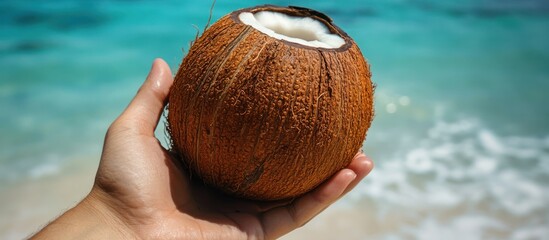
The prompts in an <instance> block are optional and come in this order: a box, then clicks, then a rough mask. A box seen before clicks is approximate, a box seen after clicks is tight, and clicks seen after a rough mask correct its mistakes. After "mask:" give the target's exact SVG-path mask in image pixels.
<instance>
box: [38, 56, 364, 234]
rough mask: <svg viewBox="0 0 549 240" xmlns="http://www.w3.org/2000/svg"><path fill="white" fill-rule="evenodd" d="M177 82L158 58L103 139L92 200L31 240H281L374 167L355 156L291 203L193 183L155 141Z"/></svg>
mask: <svg viewBox="0 0 549 240" xmlns="http://www.w3.org/2000/svg"><path fill="white" fill-rule="evenodd" d="M172 83H173V77H172V73H171V71H170V68H169V66H168V65H167V64H166V62H164V61H163V60H161V59H156V60H155V61H154V63H153V66H152V69H151V71H150V73H149V75H148V77H147V79H146V80H145V82H144V83H143V85H142V86H141V88H140V89H139V91H138V92H137V94H136V96H135V97H134V99H133V100H132V101H131V103H130V104H129V105H128V107H127V108H126V109H125V110H124V112H123V113H122V114H121V115H120V116H119V117H118V118H117V119H116V120H115V121H114V122H113V123H112V125H111V126H110V127H109V129H108V131H107V134H106V136H105V142H104V146H103V152H102V155H101V161H100V164H99V168H98V170H97V174H96V178H95V183H94V185H93V187H92V189H91V191H90V193H89V194H88V195H87V196H86V197H85V198H84V199H83V200H82V201H81V202H80V203H78V204H77V205H76V206H75V207H73V208H72V209H70V210H68V211H67V212H65V213H64V214H63V215H61V216H60V217H58V218H57V219H56V220H54V221H53V222H51V223H50V224H48V225H47V226H46V227H45V228H44V229H42V230H41V231H40V232H38V233H37V234H36V235H34V236H33V237H32V239H276V238H279V237H281V236H283V235H284V234H287V233H289V232H291V231H293V230H295V229H297V228H299V227H301V226H303V225H304V224H305V223H307V222H308V221H309V220H311V219H312V218H313V217H315V216H316V215H317V214H319V213H320V212H322V211H323V210H324V209H326V208H327V207H328V206H330V205H331V204H332V203H334V202H335V201H336V200H338V199H339V198H341V197H342V196H343V195H345V194H346V193H347V192H349V191H350V190H351V189H353V188H354V187H355V186H356V185H357V184H358V183H359V182H360V180H362V179H363V178H364V177H365V176H366V175H367V174H368V173H369V172H370V171H371V170H372V168H373V163H372V161H371V160H370V159H369V158H367V157H366V156H365V155H364V154H362V153H358V154H357V155H356V156H355V157H354V158H353V160H352V161H351V163H350V164H349V165H348V166H347V167H346V168H344V169H342V170H340V171H339V172H337V173H336V174H334V175H333V176H332V177H331V178H330V179H328V180H326V181H325V182H324V183H323V184H322V185H320V186H319V187H317V188H316V189H314V190H312V191H311V192H309V193H306V194H305V195H303V196H301V197H299V198H296V199H293V200H291V201H277V202H254V201H248V200H239V199H235V198H231V197H229V196H226V195H224V194H221V193H219V192H217V191H215V190H212V189H210V188H208V187H207V186H204V185H203V183H202V182H200V181H196V180H193V179H191V178H190V177H189V175H188V173H187V172H186V171H185V170H184V169H183V168H181V167H180V166H178V164H177V161H175V160H174V158H173V157H172V155H171V154H170V152H169V151H168V150H166V149H165V148H163V147H162V145H161V144H160V142H159V141H158V139H156V137H155V136H154V130H155V128H156V127H157V125H158V121H159V119H160V115H161V114H162V111H163V108H164V106H165V104H166V100H167V96H168V94H169V90H170V87H171V85H172Z"/></svg>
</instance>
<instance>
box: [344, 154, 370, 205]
mask: <svg viewBox="0 0 549 240" xmlns="http://www.w3.org/2000/svg"><path fill="white" fill-rule="evenodd" d="M347 168H348V169H351V170H353V172H355V173H356V175H357V176H356V178H355V179H354V180H353V181H352V182H351V183H350V184H349V186H347V189H345V191H344V192H343V195H345V194H347V193H348V192H349V191H351V190H353V188H355V187H356V185H358V183H360V181H361V180H362V179H364V177H366V175H368V174H369V173H370V172H371V171H372V169H373V168H374V162H373V161H372V160H371V159H370V158H369V157H367V156H366V155H364V154H363V153H361V152H359V153H357V154H356V155H355V157H354V158H353V160H352V161H351V163H350V164H349V166H347Z"/></svg>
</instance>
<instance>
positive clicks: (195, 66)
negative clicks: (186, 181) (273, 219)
mask: <svg viewBox="0 0 549 240" xmlns="http://www.w3.org/2000/svg"><path fill="white" fill-rule="evenodd" d="M370 76H371V74H370V70H369V65H368V64H367V62H366V60H365V59H364V57H363V56H362V54H361V51H360V49H359V48H358V46H357V45H356V44H355V42H354V41H353V40H352V39H351V38H350V37H349V36H348V35H347V34H346V33H345V32H343V31H342V30H341V29H340V28H338V27H337V26H335V25H334V24H333V23H332V20H331V19H330V18H329V17H327V16H326V15H324V14H322V13H319V12H317V11H314V10H310V9H305V8H299V7H277V6H270V5H266V6H258V7H253V8H247V9H242V10H238V11H235V12H232V13H230V14H228V15H226V16H224V17H222V18H221V19H220V20H218V21H217V22H216V23H214V24H213V25H212V26H211V27H209V28H208V29H207V30H206V31H205V32H204V33H203V34H202V36H200V37H199V38H198V39H196V41H195V42H194V44H193V45H192V46H191V48H190V49H189V52H188V54H187V56H186V57H185V58H184V59H183V62H182V64H181V66H180V68H179V71H178V73H177V74H176V76H175V82H174V85H173V87H172V89H171V92H170V96H169V106H168V125H169V132H170V135H171V140H172V150H173V151H175V152H176V153H178V155H179V157H180V158H181V161H182V162H183V163H184V166H186V167H187V168H188V170H189V171H190V172H191V174H192V176H198V177H199V178H201V179H202V180H203V181H204V182H205V183H206V184H208V185H211V186H213V187H215V188H217V189H220V190H222V191H224V192H226V193H229V194H232V195H234V196H237V197H242V198H248V199H256V200H278V199H289V198H293V197H296V196H299V195H301V194H303V193H306V192H308V191H310V190H312V189H313V188H315V187H316V186H318V185H319V184H321V183H322V182H323V181H325V180H326V179H327V178H329V177H330V176H332V175H333V174H334V173H336V172H337V171H339V170H341V169H342V168H344V167H346V166H347V165H348V164H349V163H350V161H351V160H352V158H353V156H354V155H355V154H356V152H357V151H358V150H359V148H360V147H361V145H362V142H363V141H364V138H365V136H366V131H367V129H368V128H369V126H370V123H371V121H372V118H373V86H372V82H371V81H370Z"/></svg>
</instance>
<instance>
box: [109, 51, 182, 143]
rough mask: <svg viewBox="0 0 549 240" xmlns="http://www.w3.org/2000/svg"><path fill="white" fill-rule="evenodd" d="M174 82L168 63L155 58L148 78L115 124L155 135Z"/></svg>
mask: <svg viewBox="0 0 549 240" xmlns="http://www.w3.org/2000/svg"><path fill="white" fill-rule="evenodd" d="M172 84H173V77H172V73H171V70H170V67H169V66H168V64H167V63H166V62H164V60H162V59H155V60H154V62H153V65H152V68H151V71H150V72H149V75H148V76H147V79H146V80H145V82H144V83H143V85H142V86H141V88H139V91H138V92H137V94H136V95H135V97H134V98H133V100H132V101H131V102H130V104H129V105H128V107H127V108H126V110H125V111H124V112H123V113H122V115H120V117H119V118H118V119H117V120H116V121H115V124H113V125H115V126H123V127H125V128H130V129H132V130H135V131H136V132H137V133H139V134H148V135H153V134H154V129H155V128H156V126H157V125H158V121H159V119H160V114H161V113H162V110H163V108H164V105H165V103H166V101H167V97H168V94H169V91H170V87H171V86H172Z"/></svg>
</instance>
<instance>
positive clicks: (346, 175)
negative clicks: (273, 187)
mask: <svg viewBox="0 0 549 240" xmlns="http://www.w3.org/2000/svg"><path fill="white" fill-rule="evenodd" d="M356 177H357V174H356V173H354V172H353V171H352V170H350V169H343V170H341V171H339V172H338V173H336V174H335V175H334V176H332V177H331V178H330V179H329V180H328V181H326V182H324V183H323V184H322V185H320V186H319V187H318V188H316V189H315V190H314V191H312V192H310V193H307V194H305V195H304V196H302V197H300V198H298V199H296V200H295V201H294V202H293V203H292V204H290V205H287V206H285V207H279V208H275V209H272V210H270V211H267V212H265V213H264V214H263V217H262V219H261V221H262V223H263V228H264V229H263V230H264V234H265V236H266V239H274V238H278V237H280V236H282V235H284V234H286V233H288V232H290V231H292V230H294V229H296V228H299V227H301V226H303V225H304V224H305V223H307V222H308V221H309V220H311V219H312V218H313V217H314V216H316V215H317V214H319V213H320V212H322V210H324V209H325V208H327V207H328V206H330V204H332V203H333V202H335V201H336V200H337V199H338V198H339V197H340V196H341V195H342V194H343V193H344V191H345V189H346V188H347V186H349V184H350V183H351V182H352V181H353V180H354V179H355V178H356Z"/></svg>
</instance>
